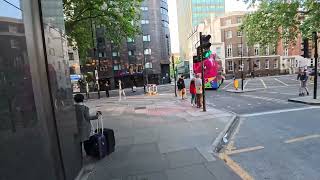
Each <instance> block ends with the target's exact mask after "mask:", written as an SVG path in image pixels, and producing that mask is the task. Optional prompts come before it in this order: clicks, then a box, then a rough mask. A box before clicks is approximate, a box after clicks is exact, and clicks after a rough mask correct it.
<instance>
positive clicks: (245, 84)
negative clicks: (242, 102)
mask: <svg viewBox="0 0 320 180" xmlns="http://www.w3.org/2000/svg"><path fill="white" fill-rule="evenodd" d="M249 81H250V79H249V80H247V81H246V83H244V86H243V89H245V88H246V86H247V84H248V83H249Z"/></svg>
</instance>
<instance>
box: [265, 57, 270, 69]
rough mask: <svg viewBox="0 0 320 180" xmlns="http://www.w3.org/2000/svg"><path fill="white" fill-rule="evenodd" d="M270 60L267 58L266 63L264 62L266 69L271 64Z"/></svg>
mask: <svg viewBox="0 0 320 180" xmlns="http://www.w3.org/2000/svg"><path fill="white" fill-rule="evenodd" d="M269 63H270V62H269V60H268V59H266V61H265V63H264V65H265V66H264V67H265V69H269V65H270V64H269Z"/></svg>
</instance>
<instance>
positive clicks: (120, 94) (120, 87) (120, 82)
mask: <svg viewBox="0 0 320 180" xmlns="http://www.w3.org/2000/svg"><path fill="white" fill-rule="evenodd" d="M118 86H119V101H121V96H122V95H123V97H124V99H126V93H125V91H124V84H123V82H122V81H121V80H119V81H118Z"/></svg>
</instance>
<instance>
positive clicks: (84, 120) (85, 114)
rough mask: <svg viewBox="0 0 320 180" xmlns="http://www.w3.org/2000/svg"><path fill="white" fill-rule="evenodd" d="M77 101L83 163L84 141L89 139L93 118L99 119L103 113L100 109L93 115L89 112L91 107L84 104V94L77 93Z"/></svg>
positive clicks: (75, 99)
mask: <svg viewBox="0 0 320 180" xmlns="http://www.w3.org/2000/svg"><path fill="white" fill-rule="evenodd" d="M74 101H75V111H76V120H77V127H78V138H79V140H80V148H81V156H82V159H81V164H83V157H84V156H83V149H84V147H83V142H84V141H86V140H88V139H89V137H90V133H91V123H90V121H92V120H97V119H98V118H99V116H100V115H102V113H101V112H100V111H97V112H96V115H94V116H91V115H90V113H89V108H88V107H87V106H85V105H84V103H83V101H84V96H83V95H82V94H76V95H75V96H74Z"/></svg>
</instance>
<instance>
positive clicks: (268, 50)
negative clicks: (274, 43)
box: [266, 46, 270, 56]
mask: <svg viewBox="0 0 320 180" xmlns="http://www.w3.org/2000/svg"><path fill="white" fill-rule="evenodd" d="M269 55H270V48H269V46H268V47H266V56H269Z"/></svg>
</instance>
